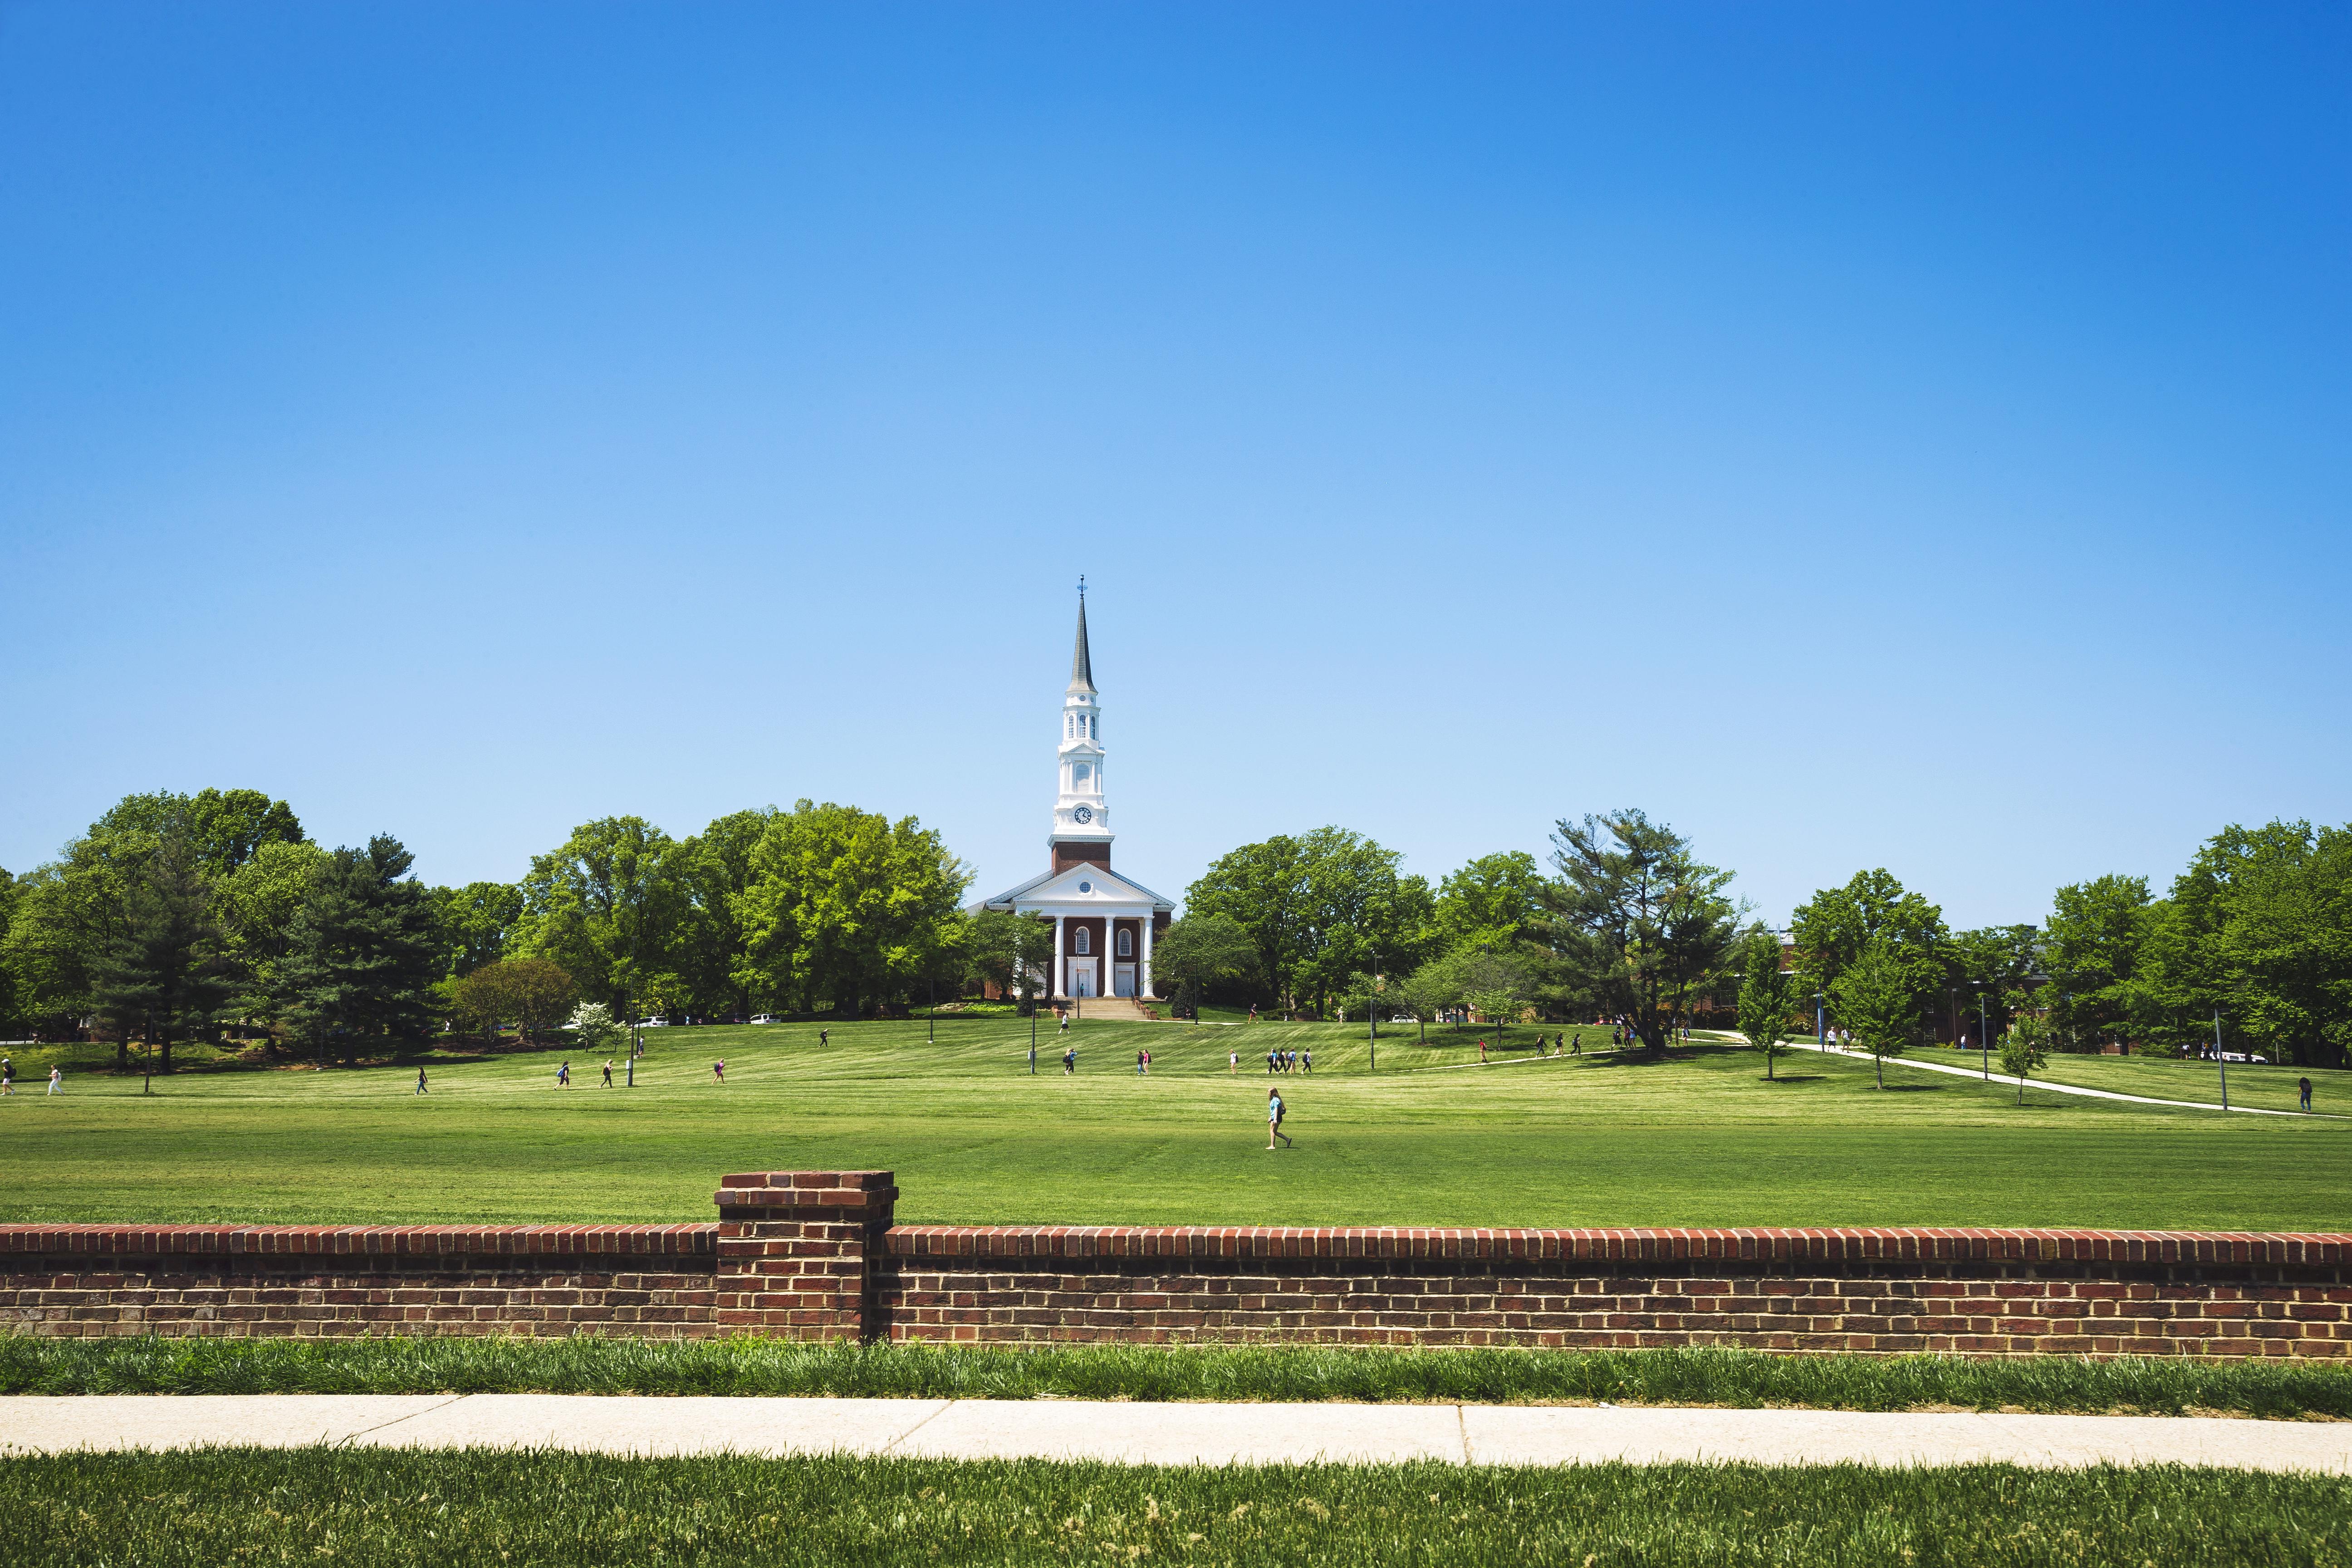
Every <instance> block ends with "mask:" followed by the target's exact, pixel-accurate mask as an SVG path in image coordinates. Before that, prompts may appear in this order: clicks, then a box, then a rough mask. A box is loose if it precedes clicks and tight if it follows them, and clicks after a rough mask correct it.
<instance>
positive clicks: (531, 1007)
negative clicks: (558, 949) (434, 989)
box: [451, 958, 609, 1046]
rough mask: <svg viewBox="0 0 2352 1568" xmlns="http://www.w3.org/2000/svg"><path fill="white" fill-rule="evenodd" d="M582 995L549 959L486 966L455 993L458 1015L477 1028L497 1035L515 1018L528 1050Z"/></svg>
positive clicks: (512, 960)
mask: <svg viewBox="0 0 2352 1568" xmlns="http://www.w3.org/2000/svg"><path fill="white" fill-rule="evenodd" d="M579 994H580V988H579V986H578V985H577V984H574V983H573V982H572V976H571V975H569V974H567V973H564V972H563V970H562V968H561V967H559V966H558V965H556V964H553V963H549V962H548V961H547V960H546V959H543V958H509V959H502V960H500V961H499V963H486V964H484V965H482V967H481V968H479V969H477V970H475V971H474V972H473V973H471V974H468V975H467V976H466V977H465V978H463V979H462V980H460V981H458V982H457V984H456V985H455V986H453V987H452V988H451V995H452V999H453V1000H454V1001H455V1002H456V1003H457V1010H458V1012H459V1013H460V1014H461V1015H462V1016H465V1017H466V1018H467V1020H468V1021H469V1022H471V1023H472V1024H473V1025H474V1026H476V1027H477V1028H478V1029H481V1030H482V1031H484V1032H485V1033H487V1034H496V1033H497V1032H498V1028H499V1025H500V1024H503V1023H504V1022H506V1021H507V1020H508V1019H509V1018H512V1019H513V1020H515V1034H516V1037H517V1039H518V1040H519V1041H520V1043H521V1044H523V1045H526V1046H527V1045H529V1044H530V1039H531V1036H532V1034H533V1033H534V1032H535V1031H539V1030H542V1029H547V1028H551V1027H553V1026H554V1024H555V1021H556V1020H557V1019H558V1018H561V1017H562V1016H565V1015H566V1014H567V1013H569V1012H570V1011H571V1010H572V1005H573V1003H574V1002H575V1000H576V999H577V998H578V996H579ZM608 1016H609V1013H608Z"/></svg>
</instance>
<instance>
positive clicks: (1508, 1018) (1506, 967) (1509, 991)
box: [1461, 949, 1530, 1039]
mask: <svg viewBox="0 0 2352 1568" xmlns="http://www.w3.org/2000/svg"><path fill="white" fill-rule="evenodd" d="M1461 976H1462V978H1461V988H1462V1000H1463V1001H1464V1002H1465V1003H1467V1004H1468V1005H1470V1007H1471V1008H1472V1009H1473V1010H1475V1012H1476V1013H1477V1015H1478V1016H1479V1017H1480V1018H1482V1019H1484V1020H1485V1021H1486V1022H1487V1023H1490V1024H1492V1025H1494V1026H1495V1032H1496V1036H1497V1037H1498V1039H1499V1037H1500V1036H1501V1035H1502V1033H1503V1032H1504V1031H1505V1030H1506V1029H1507V1028H1508V1027H1509V1026H1511V1025H1512V1024H1514V1023H1516V1022H1517V1020H1518V1018H1519V1016H1520V1015H1521V1014H1522V1013H1524V1012H1526V1011H1527V1006H1528V992H1529V990H1530V984H1529V978H1528V969H1527V965H1526V964H1524V963H1521V962H1519V960H1518V958H1517V956H1516V955H1515V954H1513V953H1512V952H1510V951H1509V950H1507V949H1506V950H1505V951H1503V952H1469V953H1465V954H1464V955H1463V959H1462V967H1461Z"/></svg>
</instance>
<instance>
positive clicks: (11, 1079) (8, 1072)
mask: <svg viewBox="0 0 2352 1568" xmlns="http://www.w3.org/2000/svg"><path fill="white" fill-rule="evenodd" d="M14 1093H16V1060H15V1059H14V1058H9V1057H0V1094H14Z"/></svg>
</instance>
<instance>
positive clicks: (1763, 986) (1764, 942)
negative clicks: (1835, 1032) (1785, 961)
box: [1739, 926, 1797, 1079]
mask: <svg viewBox="0 0 2352 1568" xmlns="http://www.w3.org/2000/svg"><path fill="white" fill-rule="evenodd" d="M1741 952H1742V954H1743V956H1744V958H1745V963H1746V967H1745V971H1744V973H1743V974H1742V976H1741V979H1740V984H1739V1032H1740V1033H1741V1034H1742V1035H1744V1036H1746V1037H1747V1038H1748V1044H1749V1045H1751V1046H1753V1047H1755V1048H1756V1049H1758V1050H1759V1051H1761V1052H1763V1053H1764V1076H1765V1078H1767V1079H1770V1078H1771V1077H1772V1058H1774V1057H1776V1056H1779V1055H1780V1051H1781V1049H1782V1047H1781V1042H1782V1041H1783V1040H1785V1039H1787V1038H1788V1037H1789V1016H1790V1014H1791V1013H1793V1012H1794V1011H1795V1010H1796V1004H1797V996H1796V992H1797V986H1796V979H1795V977H1794V976H1793V975H1790V974H1789V973H1785V972H1784V971H1783V970H1782V969H1781V968H1780V938H1779V937H1777V936H1775V935H1774V934H1773V933H1772V932H1771V931H1767V930H1765V929H1763V928H1762V927H1760V926H1759V928H1757V929H1756V930H1754V931H1749V932H1748V940H1747V941H1746V942H1744V943H1742V944H1741Z"/></svg>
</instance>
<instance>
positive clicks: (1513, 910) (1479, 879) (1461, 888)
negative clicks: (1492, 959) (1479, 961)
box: [1434, 849, 1545, 948]
mask: <svg viewBox="0 0 2352 1568" xmlns="http://www.w3.org/2000/svg"><path fill="white" fill-rule="evenodd" d="M1544 896H1545V889H1544V876H1543V868H1542V867H1540V866H1538V865H1537V864H1536V858H1535V857H1534V856H1532V855H1530V854H1528V852H1527V851H1526V850H1524V849H1507V850H1505V851H1503V852H1502V853H1500V854H1496V855H1482V856H1480V857H1479V858H1477V859H1475V860H1473V861H1471V862H1470V863H1469V864H1467V865H1465V866H1464V867H1463V868H1461V869H1460V870H1459V871H1454V872H1452V873H1450V874H1449V875H1448V876H1447V877H1446V878H1445V879H1444V881H1443V882H1441V883H1439V884H1438V889H1437V898H1436V902H1435V907H1434V913H1435V922H1434V923H1435V926H1436V934H1437V940H1438V942H1440V943H1441V944H1443V945H1444V946H1445V947H1448V948H1454V947H1461V946H1465V945H1466V946H1470V947H1478V946H1481V945H1485V946H1487V947H1495V948H1500V947H1503V946H1506V945H1507V944H1509V943H1512V942H1518V941H1521V940H1522V939H1524V938H1526V937H1528V936H1529V935H1532V934H1533V933H1534V931H1535V928H1536V926H1537V923H1538V921H1539V920H1540V919H1541V918H1542V913H1543V905H1544Z"/></svg>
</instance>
